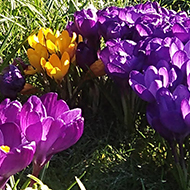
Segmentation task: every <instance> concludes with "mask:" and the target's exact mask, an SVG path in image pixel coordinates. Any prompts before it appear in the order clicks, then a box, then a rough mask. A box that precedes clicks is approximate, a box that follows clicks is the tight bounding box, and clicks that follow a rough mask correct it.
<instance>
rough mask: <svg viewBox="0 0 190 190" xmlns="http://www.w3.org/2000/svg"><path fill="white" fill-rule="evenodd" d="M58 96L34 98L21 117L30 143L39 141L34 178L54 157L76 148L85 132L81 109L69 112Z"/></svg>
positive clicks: (50, 95)
mask: <svg viewBox="0 0 190 190" xmlns="http://www.w3.org/2000/svg"><path fill="white" fill-rule="evenodd" d="M57 96H58V95H57V94H56V93H47V94H45V95H43V96H42V97H41V98H38V97H37V96H31V97H30V98H29V99H28V101H27V102H26V103H25V104H24V105H23V107H22V110H21V114H20V123H21V129H22V131H23V134H24V136H25V137H26V139H27V140H28V141H30V142H31V141H35V142H36V152H35V155H34V159H33V175H35V176H38V174H39V172H40V170H41V169H42V168H43V166H44V165H45V164H46V163H47V162H48V161H49V160H50V159H51V157H52V156H53V155H54V154H55V153H57V152H60V151H63V150H65V149H67V148H69V147H70V146H72V145H74V144H75V143H76V142H77V141H78V140H79V138H80V137H81V135H82V133H83V127H84V119H83V117H82V116H81V109H78V108H76V109H72V110H70V109H69V107H68V105H67V104H66V102H65V101H63V100H57Z"/></svg>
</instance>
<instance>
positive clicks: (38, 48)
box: [35, 43, 49, 59]
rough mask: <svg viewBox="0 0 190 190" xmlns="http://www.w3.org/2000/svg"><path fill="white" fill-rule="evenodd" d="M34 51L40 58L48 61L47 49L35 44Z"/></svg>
mask: <svg viewBox="0 0 190 190" xmlns="http://www.w3.org/2000/svg"><path fill="white" fill-rule="evenodd" d="M35 51H36V52H37V53H38V54H39V55H40V56H41V57H44V58H45V59H48V56H49V54H48V51H47V48H46V47H45V46H43V45H42V44H40V43H37V44H36V47H35Z"/></svg>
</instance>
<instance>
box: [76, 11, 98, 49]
mask: <svg viewBox="0 0 190 190" xmlns="http://www.w3.org/2000/svg"><path fill="white" fill-rule="evenodd" d="M97 21H98V17H97V14H96V10H95V9H87V10H85V9H83V10H81V11H76V12H75V13H74V23H75V26H76V27H77V29H78V31H79V32H80V34H81V35H82V36H83V37H84V38H86V39H87V40H88V43H89V44H90V45H91V46H93V47H94V48H95V49H96V48H99V34H98V22H97Z"/></svg>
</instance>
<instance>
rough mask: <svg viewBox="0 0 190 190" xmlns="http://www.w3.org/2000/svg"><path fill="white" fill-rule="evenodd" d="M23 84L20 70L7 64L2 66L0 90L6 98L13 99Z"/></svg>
mask: <svg viewBox="0 0 190 190" xmlns="http://www.w3.org/2000/svg"><path fill="white" fill-rule="evenodd" d="M24 84H25V79H24V77H23V76H22V74H21V72H20V70H19V69H18V68H17V67H16V66H14V65H9V66H8V67H6V68H4V70H3V74H2V75H1V76H0V92H1V93H2V94H3V95H4V96H5V97H8V98H11V99H15V98H16V96H17V93H18V92H20V91H21V90H22V89H23V87H24Z"/></svg>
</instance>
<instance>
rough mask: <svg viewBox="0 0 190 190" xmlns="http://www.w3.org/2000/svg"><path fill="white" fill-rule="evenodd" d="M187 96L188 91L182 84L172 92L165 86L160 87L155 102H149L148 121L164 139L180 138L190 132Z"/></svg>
mask: <svg viewBox="0 0 190 190" xmlns="http://www.w3.org/2000/svg"><path fill="white" fill-rule="evenodd" d="M189 98H190V92H189V91H188V89H187V87H185V86H183V85H179V86H178V87H177V88H176V89H175V91H174V92H173V93H171V92H170V91H169V90H168V89H167V88H164V87H163V88H160V89H159V90H158V92H157V95H156V100H157V103H154V104H149V106H148V108H147V119H148V122H149V123H150V125H151V126H152V127H153V128H154V129H155V130H156V131H158V132H159V133H160V134H161V135H162V136H163V137H164V138H165V139H167V140H169V141H171V140H172V139H173V140H174V139H176V140H178V141H179V140H182V139H183V138H185V137H186V136H187V135H188V134H189V133H190V126H189V125H188V123H190V120H189V117H188V111H187V109H188V106H189V105H187V104H189V103H188V101H187V100H189Z"/></svg>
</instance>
